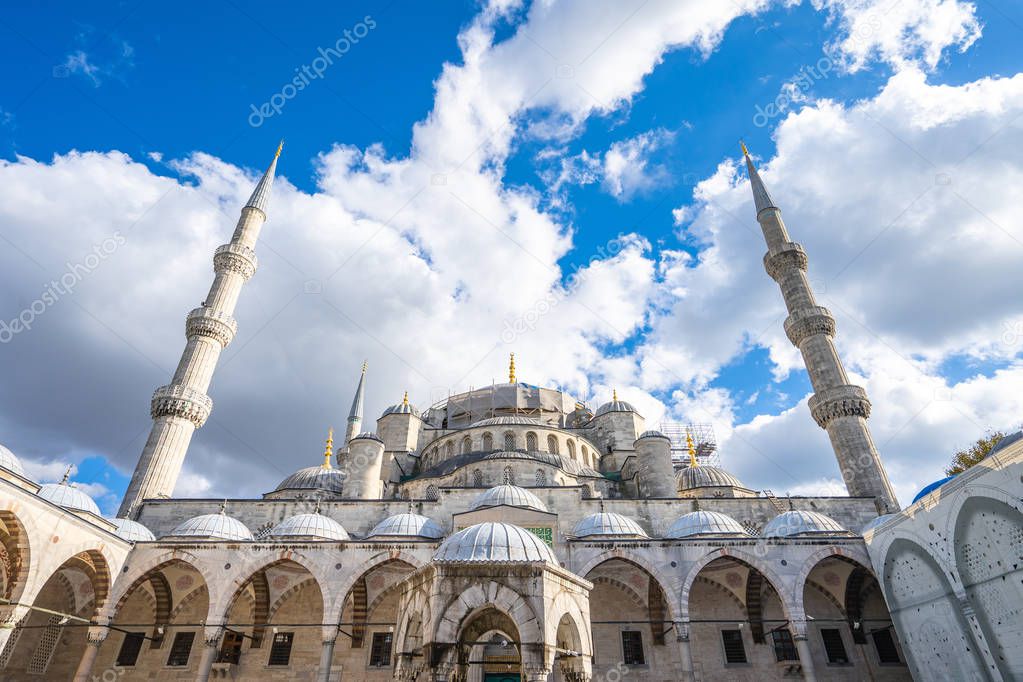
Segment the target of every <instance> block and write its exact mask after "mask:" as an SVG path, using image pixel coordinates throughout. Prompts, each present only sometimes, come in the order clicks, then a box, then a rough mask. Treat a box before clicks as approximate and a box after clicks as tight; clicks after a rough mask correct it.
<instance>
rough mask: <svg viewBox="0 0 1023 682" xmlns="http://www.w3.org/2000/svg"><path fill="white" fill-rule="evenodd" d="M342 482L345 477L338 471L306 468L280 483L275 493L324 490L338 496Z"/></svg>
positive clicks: (325, 468)
mask: <svg viewBox="0 0 1023 682" xmlns="http://www.w3.org/2000/svg"><path fill="white" fill-rule="evenodd" d="M344 481H345V475H344V473H343V472H342V471H341V470H340V469H334V468H332V467H326V466H315V467H306V468H305V469H299V470H298V471H296V472H295V473H293V474H292V475H291V476H288V477H287V478H286V479H284V480H283V481H281V483H280V485H278V486H277V488H276V489H275V492H276V491H278V490H326V491H328V492H332V493H338V494H340V493H341V490H342V488H343V487H344Z"/></svg>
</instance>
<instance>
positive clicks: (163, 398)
mask: <svg viewBox="0 0 1023 682" xmlns="http://www.w3.org/2000/svg"><path fill="white" fill-rule="evenodd" d="M212 411H213V399H212V398H210V397H209V396H208V395H206V394H205V393H203V392H202V391H197V390H195V389H194V388H189V387H188V386H182V385H180V384H171V385H169V386H161V387H160V388H158V389H156V390H155V391H153V400H152V402H151V403H150V407H149V413H150V415H151V416H152V417H153V419H156V418H157V417H181V418H182V419H187V420H189V421H190V422H192V423H193V424H195V428H199V427H200V426H202V425H203V424H205V423H206V420H207V419H208V418H209V416H210V413H211V412H212Z"/></svg>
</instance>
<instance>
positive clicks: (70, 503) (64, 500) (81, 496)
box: [36, 474, 100, 516]
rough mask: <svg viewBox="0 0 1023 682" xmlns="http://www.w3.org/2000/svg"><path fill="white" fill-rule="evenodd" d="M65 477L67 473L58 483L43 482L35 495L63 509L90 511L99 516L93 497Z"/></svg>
mask: <svg viewBox="0 0 1023 682" xmlns="http://www.w3.org/2000/svg"><path fill="white" fill-rule="evenodd" d="M67 478H68V477H67V474H65V475H64V480H63V481H61V482H60V483H46V484H43V485H42V486H41V487H40V488H39V492H37V493H36V495H38V496H39V497H41V498H43V499H44V500H49V501H50V502H53V503H54V504H55V505H57V506H59V507H64V508H65V509H74V510H77V511H86V512H92V513H93V514H95V515H96V516H100V513H99V507H97V506H96V503H95V502H94V501H93V499H92V498H91V497H89V496H88V495H86V494H85V493H83V492H82V491H81V490H79V489H78V488H76V487H75V486H74V485H72V484H71V483H68V480H67Z"/></svg>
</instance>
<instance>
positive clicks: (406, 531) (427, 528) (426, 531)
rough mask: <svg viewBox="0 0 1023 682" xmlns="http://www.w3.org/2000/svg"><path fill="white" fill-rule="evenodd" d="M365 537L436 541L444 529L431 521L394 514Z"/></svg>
mask: <svg viewBox="0 0 1023 682" xmlns="http://www.w3.org/2000/svg"><path fill="white" fill-rule="evenodd" d="M367 537H371V538H373V537H403V538H430V539H431V540H436V539H438V538H442V537H444V529H443V528H441V527H440V526H438V525H437V524H436V523H435V522H434V521H433V519H430V518H427V517H425V516H422V515H421V514H413V513H412V512H406V513H404V514H395V515H394V516H388V517H387V518H386V519H384V520H383V521H381V522H380V523H378V524H377V525H376V526H374V528H373V530H371V531H370V532H369V535H368V536H367Z"/></svg>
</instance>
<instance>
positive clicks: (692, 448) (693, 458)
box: [686, 429, 696, 467]
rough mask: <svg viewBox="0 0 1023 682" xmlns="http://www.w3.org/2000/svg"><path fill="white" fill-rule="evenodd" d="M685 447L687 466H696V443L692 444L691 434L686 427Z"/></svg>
mask: <svg viewBox="0 0 1023 682" xmlns="http://www.w3.org/2000/svg"><path fill="white" fill-rule="evenodd" d="M686 448H687V449H688V450H689V466H691V467H694V466H696V445H694V444H693V434H692V433H691V432H690V431H689V429H686Z"/></svg>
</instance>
